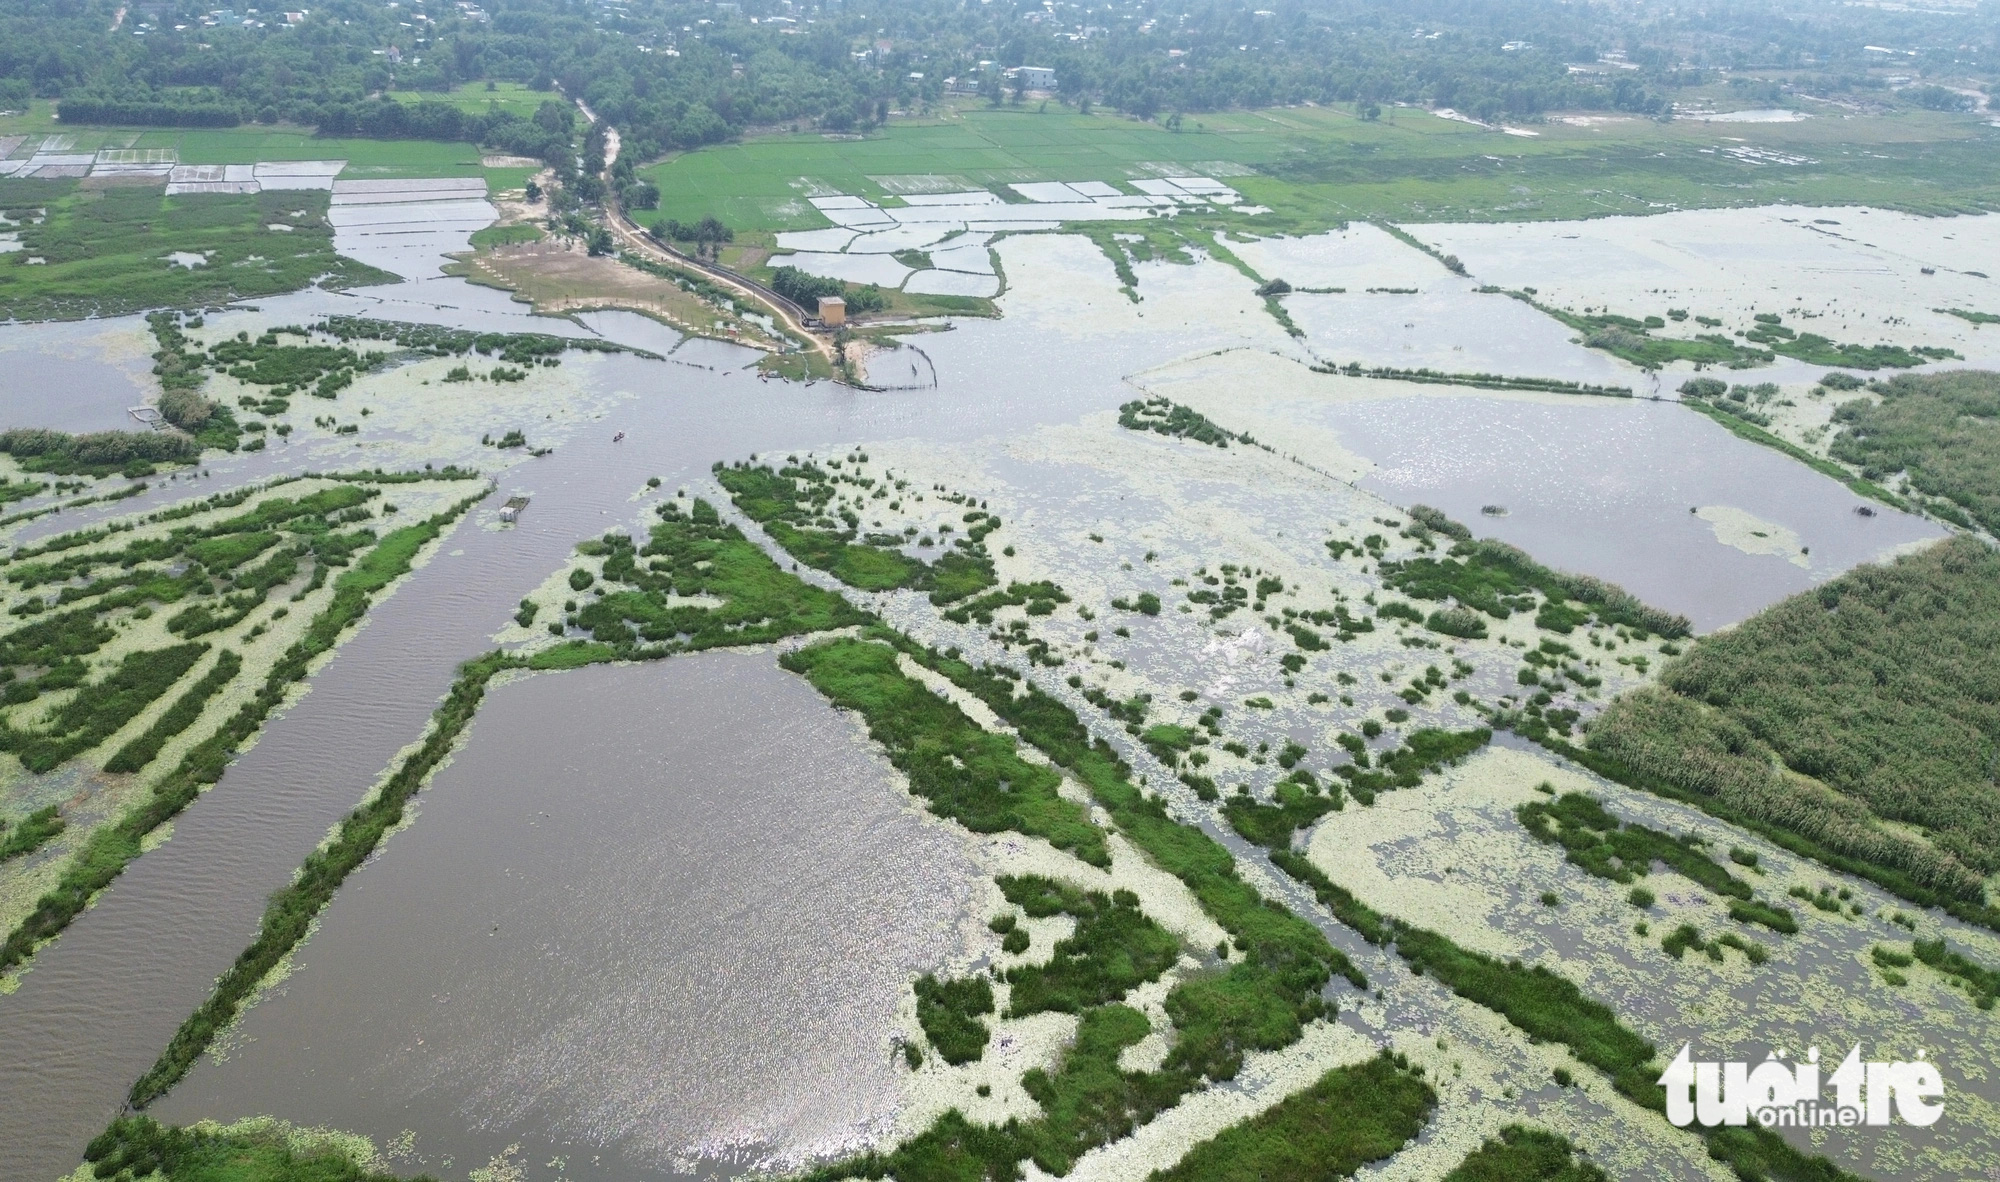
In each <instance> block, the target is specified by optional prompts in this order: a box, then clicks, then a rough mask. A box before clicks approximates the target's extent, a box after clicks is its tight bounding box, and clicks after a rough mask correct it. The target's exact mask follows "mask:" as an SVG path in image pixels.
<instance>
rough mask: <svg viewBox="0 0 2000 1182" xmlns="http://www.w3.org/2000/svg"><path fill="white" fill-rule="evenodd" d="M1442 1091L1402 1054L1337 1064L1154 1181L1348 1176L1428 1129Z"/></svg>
mask: <svg viewBox="0 0 2000 1182" xmlns="http://www.w3.org/2000/svg"><path fill="white" fill-rule="evenodd" d="M1436 1106H1437V1093H1436V1092H1434V1091H1432V1090H1431V1086H1430V1085H1429V1084H1427V1083H1425V1082H1424V1081H1423V1078H1422V1072H1421V1070H1416V1071H1413V1070H1411V1069H1410V1067H1409V1065H1408V1064H1407V1062H1406V1061H1404V1060H1403V1059H1402V1058H1401V1057H1400V1056H1396V1055H1392V1054H1391V1053H1390V1052H1388V1051H1383V1052H1382V1053H1381V1054H1379V1055H1377V1056H1376V1057H1375V1058H1373V1059H1369V1060H1366V1061H1365V1062H1361V1063H1356V1064H1353V1065H1352V1066H1348V1067H1336V1068H1334V1069H1332V1070H1331V1071H1328V1072H1327V1073H1326V1074H1324V1075H1322V1076H1320V1077H1319V1079H1317V1080H1315V1081H1314V1082H1313V1085H1312V1086H1311V1087H1309V1088H1306V1089H1305V1090H1304V1091H1301V1092H1295V1093H1293V1094H1292V1095H1290V1096H1287V1097H1285V1098H1284V1099H1283V1100H1280V1101H1278V1103H1276V1104H1274V1105H1272V1106H1271V1107H1270V1108H1267V1109H1265V1110H1264V1111H1263V1112H1260V1113H1258V1114H1257V1115H1256V1116H1254V1117H1251V1118H1250V1119H1249V1120H1247V1121H1244V1122H1243V1123H1242V1124H1238V1125H1231V1126H1230V1127H1229V1128H1227V1129H1224V1130H1223V1131H1222V1132H1220V1133H1218V1134H1216V1135H1215V1136H1214V1137H1211V1138H1209V1139H1208V1140H1206V1141H1204V1142H1202V1143H1201V1144H1199V1145H1197V1146H1195V1147H1194V1148H1193V1149H1190V1150H1188V1153H1187V1156H1186V1157H1183V1158H1182V1159H1181V1160H1180V1161H1179V1162H1178V1163H1176V1164H1175V1165H1174V1166H1173V1167H1172V1168H1170V1169H1165V1170H1155V1171H1154V1172H1153V1174H1152V1175H1151V1178H1150V1180H1149V1182H1271V1180H1273V1179H1299V1180H1301V1182H1304V1180H1305V1179H1333V1178H1345V1177H1347V1176H1349V1175H1351V1174H1353V1173H1354V1171H1356V1170H1358V1169H1360V1168H1361V1167H1362V1166H1364V1165H1366V1164H1368V1163H1369V1162H1373V1161H1381V1160H1382V1159H1383V1158H1386V1157H1388V1156H1390V1155H1391V1154H1394V1153H1396V1152H1398V1151H1399V1150H1401V1149H1402V1148H1403V1146H1404V1145H1405V1144H1407V1143H1408V1142H1410V1141H1411V1140H1413V1139H1414V1138H1415V1137H1416V1135H1417V1134H1418V1133H1419V1132H1421V1131H1422V1130H1423V1127H1424V1124H1425V1123H1426V1122H1427V1121H1428V1120H1429V1119H1430V1114H1431V1110H1432V1109H1433V1108H1435V1107H1436Z"/></svg>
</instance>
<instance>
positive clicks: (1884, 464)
mask: <svg viewBox="0 0 2000 1182" xmlns="http://www.w3.org/2000/svg"><path fill="white" fill-rule="evenodd" d="M1875 389H1876V391H1877V392H1878V394H1879V396H1880V397H1879V400H1870V399H1865V398H1864V399H1857V400H1855V401H1853V402H1849V403H1846V404H1845V405H1843V406H1841V407H1839V408H1838V409H1837V410H1835V411H1834V415H1833V421H1834V422H1835V423H1838V424H1842V425H1843V426H1844V427H1845V430H1843V431H1842V432H1841V433H1840V434H1839V435H1837V436H1835V437H1834V439H1833V442H1832V443H1831V444H1830V445H1829V446H1828V449H1827V450H1828V451H1829V452H1830V453H1831V454H1832V455H1833V457H1834V458H1835V459H1838V460H1845V461H1847V462H1848V463H1850V464H1854V465H1856V466H1857V467H1859V468H1860V469H1861V474H1862V476H1863V477H1865V478H1866V479H1869V480H1881V479H1884V478H1886V477H1889V476H1892V475H1896V474H1898V473H1900V474H1902V475H1904V476H1906V477H1908V479H1909V482H1910V487H1911V488H1912V489H1914V490H1916V491H1917V492H1919V493H1922V494H1924V495H1925V496H1927V497H1931V498H1934V499H1933V500H1932V501H1930V502H1929V507H1930V508H1932V509H1933V510H1935V511H1937V512H1938V513H1939V515H1940V516H1944V517H1948V518H1951V519H1953V520H1954V521H1956V522H1957V523H1958V524H1960V525H1966V526H1969V525H1972V524H1973V523H1975V522H1976V523H1977V524H1978V525H1979V526H1980V527H1982V528H1984V529H1985V530H1986V531H1987V532H1988V533H1990V534H2000V373H1994V372H1991V371H1988V370H1975V369H1964V370H1954V371H1951V372H1949V373H1935V374H1901V375H1898V376H1897V377H1894V378H1891V379H1890V380H1889V381H1887V382H1882V383H1878V384H1877V386H1876V387H1875Z"/></svg>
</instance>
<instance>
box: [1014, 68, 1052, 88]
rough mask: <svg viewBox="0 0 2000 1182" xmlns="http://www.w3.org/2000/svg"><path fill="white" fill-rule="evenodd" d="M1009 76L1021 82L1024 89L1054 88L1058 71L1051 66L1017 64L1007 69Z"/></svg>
mask: <svg viewBox="0 0 2000 1182" xmlns="http://www.w3.org/2000/svg"><path fill="white" fill-rule="evenodd" d="M1007 76H1008V77H1009V78H1013V79H1015V80H1016V81H1018V82H1019V83H1020V84H1021V89H1023V90H1054V89H1055V88H1056V72H1055V70H1054V69H1053V68H1052V67H1049V66H1015V67H1014V68H1013V69H1011V70H1009V71H1007Z"/></svg>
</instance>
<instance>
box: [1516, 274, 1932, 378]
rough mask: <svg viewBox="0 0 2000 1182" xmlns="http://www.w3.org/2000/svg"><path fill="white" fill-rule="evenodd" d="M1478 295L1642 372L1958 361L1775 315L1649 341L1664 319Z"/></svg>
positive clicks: (1521, 296)
mask: <svg viewBox="0 0 2000 1182" xmlns="http://www.w3.org/2000/svg"><path fill="white" fill-rule="evenodd" d="M1479 290H1480V291H1482V292H1487V293H1494V294H1504V295H1507V296H1511V297H1512V298H1514V299H1517V300H1520V301H1521V302H1522V303H1524V304H1527V305H1529V306H1530V307H1532V308H1534V309H1535V310H1536V311H1537V312H1540V313H1542V314H1543V315H1545V316H1549V317H1551V318H1553V319H1555V320H1558V321H1560V322H1561V323H1562V324H1564V325H1565V326H1567V327H1568V328H1571V329H1573V330H1575V331H1576V332H1579V333H1582V334H1583V343H1584V344H1585V345H1586V346H1588V347H1590V348H1592V349H1602V350H1603V351H1604V352H1606V353H1609V354H1611V355H1612V356H1614V357H1617V358H1619V359H1621V360H1623V361H1629V362H1631V363H1632V364H1633V365H1636V366H1638V367H1639V368H1641V369H1647V370H1654V369H1659V368H1661V367H1663V366H1667V365H1672V364H1673V363H1674V362H1676V361H1688V362H1693V363H1694V366H1695V368H1696V369H1701V368H1704V367H1706V366H1710V365H1720V366H1724V367H1726V368H1728V369H1753V368H1755V367H1757V366H1760V365H1769V364H1770V363H1771V362H1773V361H1775V360H1777V358H1779V357H1781V356H1783V357H1790V358H1792V359H1794V360H1796V361H1803V362H1805V363H1807V364H1808V365H1827V366H1842V367H1844V368H1847V369H1864V370H1876V369H1909V368H1911V367H1913V366H1918V365H1924V364H1926V363H1928V362H1931V361H1940V360H1946V359H1949V358H1952V357H1956V356H1958V354H1956V353H1954V352H1952V351H1951V350H1950V349H1942V348H1925V347H1923V346H1919V347H1917V348H1914V349H1906V348H1904V347H1903V346H1901V345H1854V344H1842V343H1838V342H1835V341H1831V340H1828V339H1827V338H1826V337H1823V336H1820V335H1818V334H1816V333H1809V332H1807V333H1801V332H1798V331H1796V330H1794V329H1791V328H1788V327H1786V326H1785V325H1784V324H1783V323H1782V322H1781V320H1780V318H1779V317H1778V316H1777V315H1776V314H1775V313H1762V314H1759V315H1758V316H1757V317H1756V318H1755V322H1754V323H1753V325H1752V326H1751V327H1750V328H1748V329H1745V330H1744V331H1742V332H1740V333H1738V334H1737V335H1736V337H1731V336H1730V335H1729V334H1727V333H1725V332H1718V331H1710V332H1705V333H1697V334H1695V335H1694V336H1692V337H1685V336H1654V335H1653V333H1655V332H1657V331H1660V330H1662V329H1665V328H1666V327H1667V319H1666V318H1665V317H1662V316H1647V317H1645V318H1643V319H1637V318H1634V317H1631V316H1621V315H1618V314H1616V313H1612V312H1598V313H1594V314H1586V313H1576V312H1571V311H1569V310H1567V309H1564V308H1555V307H1551V306H1549V305H1547V304H1544V303H1542V302H1540V301H1539V300H1537V299H1535V297H1534V295H1533V294H1531V293H1530V292H1526V291H1504V290H1503V289H1501V288H1498V287H1482V288H1480V289H1479ZM1673 316H1674V318H1675V319H1676V320H1679V321H1685V320H1686V319H1687V313H1686V311H1678V312H1675V313H1673ZM1696 320H1697V321H1700V322H1701V324H1703V325H1715V324H1716V323H1717V322H1716V321H1714V320H1706V319H1703V318H1702V317H1696ZM1738 338H1740V340H1739V339H1738Z"/></svg>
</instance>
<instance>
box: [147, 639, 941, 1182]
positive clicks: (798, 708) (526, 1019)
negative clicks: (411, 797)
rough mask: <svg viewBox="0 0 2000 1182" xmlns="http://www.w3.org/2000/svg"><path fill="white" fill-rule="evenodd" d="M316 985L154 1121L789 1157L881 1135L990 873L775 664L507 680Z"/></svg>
mask: <svg viewBox="0 0 2000 1182" xmlns="http://www.w3.org/2000/svg"><path fill="white" fill-rule="evenodd" d="M420 799H421V815H420V817H419V819H418V820H417V822H416V824H415V825H414V826H413V827H412V828H411V829H410V830H409V831H408V832H405V833H400V834H397V835H396V836H395V837H393V838H392V839H391V840H390V841H389V842H387V843H385V845H384V848H383V852H382V853H381V854H380V855H378V857H377V858H376V859H375V860H374V861H373V862H371V863H370V864H369V865H368V866H366V867H365V868H364V869H363V870H361V871H360V872H359V873H357V874H355V875H354V876H353V877H352V878H351V879H349V881H348V882H347V883H346V884H345V885H344V886H343V888H342V890H341V893H340V896H339V898H338V899H337V900H336V901H335V902H334V904H333V905H332V906H331V907H329V908H328V909H327V911H326V912H325V913H324V915H323V916H322V919H321V928H320V930H319V932H318V933H317V934H316V935H314V936H313V937H312V939H311V940H310V941H309V942H308V943H307V944H306V945H305V946H304V947H303V948H302V949H301V951H300V952H299V954H298V956H297V967H296V971H295V972H294V973H293V974H292V975H291V976H290V978H289V979H288V980H287V981H286V982H285V983H284V984H282V985H281V986H279V987H278V988H277V990H276V991H275V993H274V995H273V996H272V997H270V998H268V999H267V1000H265V1001H263V1002H262V1003H261V1004H259V1005H258V1006H257V1007H256V1008H255V1009H253V1010H252V1011H251V1012H250V1014H249V1015H248V1017H247V1018H246V1019H245V1020H244V1021H243V1023H242V1025H241V1027H240V1030H239V1031H238V1032H237V1035H236V1037H235V1038H234V1039H233V1040H232V1041H233V1042H234V1043H235V1044H236V1045H235V1046H234V1047H233V1049H231V1050H230V1051H229V1052H228V1053H227V1055H226V1058H225V1060H224V1061H223V1062H221V1063H216V1062H215V1061H213V1060H204V1061H203V1062H202V1063H201V1064H200V1065H199V1066H198V1067H197V1068H196V1069H195V1070H194V1072H193V1073H191V1074H190V1075H189V1077H188V1078H187V1080H186V1081H184V1082H183V1083H182V1084H181V1085H180V1086H179V1087H178V1088H177V1089H176V1090H175V1091H174V1093H173V1094H172V1096H170V1097H169V1098H168V1099H167V1100H166V1101H165V1102H163V1103H161V1104H160V1105H159V1106H158V1115H159V1116H160V1117H161V1118H162V1119H165V1120H172V1121H175V1122H177V1123H183V1122H186V1121H190V1120H194V1119H198V1118H201V1117H225V1118H226V1117H233V1116H241V1115H245V1114H251V1113H272V1114H275V1115H277V1116H280V1117H284V1118H286V1119H289V1120H293V1121H295V1122H299V1123H307V1124H324V1125H331V1126H333V1127H337V1128H342V1129H348V1130H353V1131H357V1132H363V1133H366V1134H369V1135H371V1136H372V1137H374V1138H375V1140H376V1143H377V1144H378V1145H379V1144H387V1143H389V1142H390V1141H392V1140H393V1139H394V1138H395V1137H396V1136H397V1134H398V1133H399V1132H400V1131H401V1130H403V1129H411V1130H417V1131H418V1136H417V1138H416V1142H415V1150H416V1152H415V1154H414V1155H412V1156H410V1157H408V1158H407V1159H405V1160H402V1161H399V1162H398V1165H399V1166H402V1167H403V1168H405V1169H414V1168H422V1169H426V1170H432V1171H436V1172H438V1173H440V1174H442V1173H443V1172H445V1169H446V1168H447V1166H448V1165H449V1164H452V1163H455V1164H456V1166H457V1168H458V1169H460V1170H462V1169H465V1168H469V1167H472V1166H477V1165H481V1164H484V1163H485V1162H487V1161H488V1160H490V1159H491V1158H493V1157H495V1156H497V1155H502V1154H503V1153H504V1152H505V1150H506V1149H507V1147H508V1146H509V1145H518V1146H521V1149H520V1152H519V1153H518V1154H517V1155H516V1156H518V1157H519V1158H520V1159H521V1160H523V1161H526V1162H529V1163H531V1164H532V1165H533V1166H535V1167H540V1166H542V1164H543V1163H544V1162H546V1161H548V1160H550V1159H551V1158H552V1157H558V1156H561V1157H566V1158H567V1159H568V1166H567V1169H566V1170H565V1171H564V1174H565V1176H566V1177H571V1178H634V1177H652V1176H659V1177H666V1176H669V1175H671V1174H672V1172H673V1170H674V1167H675V1165H676V1163H677V1162H680V1163H685V1162H686V1161H687V1160H688V1159H692V1158H695V1157H696V1156H701V1157H706V1158H712V1159H721V1160H722V1161H724V1162H734V1161H737V1160H741V1159H744V1158H752V1159H754V1158H756V1157H759V1156H761V1155H762V1153H764V1152H766V1151H772V1152H776V1153H777V1154H780V1155H781V1160H785V1161H791V1162H796V1161H798V1160H801V1159H803V1158H806V1157H811V1156H826V1155H830V1154H832V1153H835V1152H838V1151H840V1150H842V1149H850V1148H852V1147H854V1146H856V1145H858V1144H860V1143H861V1142H863V1141H864V1140H865V1139H866V1138H869V1137H871V1136H879V1135H881V1134H882V1133H883V1132H884V1128H883V1122H884V1120H885V1119H886V1118H887V1117H888V1116H889V1115H890V1114H892V1113H893V1111H894V1107H895V1103H896V1099H897V1095H898V1092H897V1083H896V1079H897V1075H896V1069H895V1067H894V1066H893V1065H892V1056H893V1055H894V1054H895V1053H896V1052H895V1048H894V1047H893V1046H892V1045H890V1044H889V1042H888V1041H887V1038H886V1035H887V1032H888V1031H889V1030H891V1029H893V1020H894V1015H895V1009H896V1003H897V998H898V997H899V996H900V994H901V991H902V989H903V987H904V985H905V983H906V982H907V981H909V980H910V978H912V977H914V976H916V975H918V974H920V973H923V972H926V971H929V970H931V969H934V968H937V967H938V966H939V965H940V964H941V963H943V961H944V960H945V959H946V958H947V957H948V956H949V955H950V954H951V953H952V951H953V950H954V949H955V948H956V947H958V946H960V945H961V943H962V941H963V936H962V935H961V934H960V933H959V931H958V926H959V924H960V923H961V922H976V921H975V920H973V919H972V917H971V916H970V910H969V909H970V906H971V903H972V901H973V881H972V880H973V874H974V871H973V867H972V865H971V863H970V862H969V861H968V859H967V857H966V855H965V853H964V851H963V849H962V847H961V839H960V838H959V837H958V836H957V835H956V834H955V833H954V832H953V830H951V829H950V828H948V827H947V826H945V825H944V824H942V823H940V822H937V821H936V820H934V819H931V818H929V817H928V816H927V815H925V814H922V813H920V812H918V811H917V810H916V809H915V808H914V807H913V806H912V805H911V803H910V801H909V799H908V797H907V795H906V794H905V793H904V792H903V791H902V789H901V787H900V784H899V782H898V781H897V780H896V778H895V777H894V775H893V770H892V769H891V768H890V767H889V766H888V764H887V762H886V761H885V760H883V759H882V757H881V756H880V755H879V753H878V752H877V751H876V750H874V749H873V748H871V747H870V746H869V744H868V743H867V740H866V732H865V729H864V728H863V727H862V726H861V724H860V723H859V721H858V720H857V719H855V718H854V717H853V716H851V715H848V714H845V713H843V712H839V711H834V710H831V709H829V708H828V706H827V704H826V703H825V701H824V700H823V699H822V698H821V697H820V696H819V694H818V693H817V692H815V691H814V690H813V689H812V687H811V686H809V685H807V684H806V683H805V682H804V681H803V680H802V679H800V678H797V677H794V676H792V675H791V674H788V673H786V672H784V671H783V670H781V669H779V668H778V666H777V662H776V659H775V654H773V653H771V652H741V653H739V652H714V653H704V654H697V655H691V656H685V657H676V658H674V659H672V660H669V661H666V662H664V663H660V664H649V665H639V666H626V667H617V668H610V667H601V668H593V669H584V670H579V671H576V672H570V673H557V674H541V675H537V676H534V677H531V678H527V679H525V680H522V681H516V682H513V683H510V684H503V685H500V686H497V687H496V688H495V689H494V690H493V691H492V693H491V696H490V697H489V699H488V700H487V702H486V703H485V705H484V706H483V707H482V708H481V711H480V714H479V717H478V719H477V721H476V722H475V723H474V725H473V727H472V729H471V733H470V736H469V742H468V743H467V745H466V747H465V749H464V750H463V751H462V752H461V753H460V754H459V755H458V756H457V757H456V758H455V760H454V761H453V762H452V763H451V765H450V766H449V767H447V768H446V769H445V770H444V771H443V772H441V773H440V774H439V775H438V777H437V779H436V781H435V782H434V783H433V785H432V786H431V787H430V788H429V789H427V790H426V791H425V792H424V793H423V795H422V797H421V798H420Z"/></svg>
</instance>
